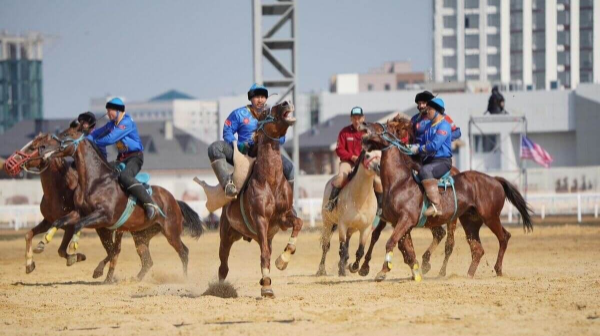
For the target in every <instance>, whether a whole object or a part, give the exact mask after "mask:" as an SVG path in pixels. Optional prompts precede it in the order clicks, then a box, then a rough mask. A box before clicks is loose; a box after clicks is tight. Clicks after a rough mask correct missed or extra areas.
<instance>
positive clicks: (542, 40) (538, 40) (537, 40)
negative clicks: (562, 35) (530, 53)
mask: <svg viewBox="0 0 600 336" xmlns="http://www.w3.org/2000/svg"><path fill="white" fill-rule="evenodd" d="M559 44H560V43H559ZM533 49H534V50H544V49H546V33H545V32H543V31H541V32H535V33H533Z"/></svg>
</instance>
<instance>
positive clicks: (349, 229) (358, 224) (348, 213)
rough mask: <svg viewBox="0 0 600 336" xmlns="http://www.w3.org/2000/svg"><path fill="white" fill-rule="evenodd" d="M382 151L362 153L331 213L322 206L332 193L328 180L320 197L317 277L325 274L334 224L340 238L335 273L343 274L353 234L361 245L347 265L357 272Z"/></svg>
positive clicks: (372, 214) (369, 228)
mask: <svg viewBox="0 0 600 336" xmlns="http://www.w3.org/2000/svg"><path fill="white" fill-rule="evenodd" d="M380 159H381V152H379V151H374V152H368V153H366V152H365V151H363V152H362V153H361V154H360V156H359V157H358V160H356V164H355V166H354V169H353V170H352V172H351V173H350V175H349V176H348V183H347V184H346V186H344V188H343V189H342V191H341V192H340V194H339V196H338V201H337V206H336V207H335V209H333V211H329V210H327V209H325V204H327V200H328V199H329V194H330V193H331V180H330V181H327V186H326V187H325V192H324V195H323V208H322V209H321V214H322V217H323V231H322V234H321V247H322V248H323V255H322V257H321V263H320V264H319V270H318V271H317V275H319V276H321V275H325V274H326V271H325V258H326V257H327V252H328V251H329V247H330V241H331V235H332V234H333V227H334V225H336V224H337V225H338V230H339V239H340V262H339V264H338V274H339V275H340V276H345V275H346V264H347V262H348V259H349V255H348V248H349V243H350V237H351V236H352V234H353V233H354V232H356V231H358V232H360V243H359V246H358V250H357V251H356V261H355V262H354V263H353V264H352V265H351V266H350V271H351V272H352V273H355V272H357V271H358V266H359V265H360V259H361V258H362V257H363V255H364V253H365V245H366V244H367V240H368V239H369V236H370V235H371V231H372V230H373V221H374V219H375V214H376V212H377V199H376V198H375V192H374V191H373V187H372V186H373V181H374V180H375V176H376V174H377V172H376V171H377V170H378V169H379V160H380Z"/></svg>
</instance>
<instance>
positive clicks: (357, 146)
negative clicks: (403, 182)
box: [325, 106, 383, 211]
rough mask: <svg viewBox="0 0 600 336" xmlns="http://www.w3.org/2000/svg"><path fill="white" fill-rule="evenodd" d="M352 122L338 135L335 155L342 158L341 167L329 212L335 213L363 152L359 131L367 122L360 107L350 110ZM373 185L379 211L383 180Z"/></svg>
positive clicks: (361, 133) (330, 201)
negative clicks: (345, 186) (346, 184)
mask: <svg viewBox="0 0 600 336" xmlns="http://www.w3.org/2000/svg"><path fill="white" fill-rule="evenodd" d="M350 122H351V124H350V125H349V126H346V127H344V128H342V130H341V131H340V134H339V135H338V141H337V148H336V149H335V153H336V154H337V156H338V157H339V158H340V166H339V169H338V174H337V176H336V177H335V178H334V179H333V180H332V181H331V186H332V187H333V188H332V190H331V194H329V201H328V202H327V205H325V209H327V210H328V211H333V209H334V208H335V205H336V199H337V197H338V195H339V194H340V191H341V190H342V187H343V186H344V184H345V183H346V179H347V178H348V174H350V172H351V171H352V167H354V165H355V164H356V160H358V157H359V156H360V152H361V151H362V136H363V132H362V131H360V130H359V127H360V125H361V124H363V123H364V122H365V115H364V112H363V109H362V108H361V107H360V106H356V107H353V108H352V110H350ZM373 184H374V188H375V196H377V205H378V209H379V208H381V201H382V199H383V198H382V196H383V188H382V187H381V180H380V179H378V178H377V179H375V181H374V183H373Z"/></svg>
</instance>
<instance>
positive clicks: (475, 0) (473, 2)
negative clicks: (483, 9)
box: [465, 0, 479, 8]
mask: <svg viewBox="0 0 600 336" xmlns="http://www.w3.org/2000/svg"><path fill="white" fill-rule="evenodd" d="M465 8H479V0H465Z"/></svg>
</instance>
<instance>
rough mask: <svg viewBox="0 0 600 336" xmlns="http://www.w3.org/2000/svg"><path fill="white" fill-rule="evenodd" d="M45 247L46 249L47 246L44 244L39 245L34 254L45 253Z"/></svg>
mask: <svg viewBox="0 0 600 336" xmlns="http://www.w3.org/2000/svg"><path fill="white" fill-rule="evenodd" d="M45 247H46V244H44V242H39V243H38V245H37V246H36V247H35V248H34V249H33V253H35V254H40V253H42V252H44V248H45Z"/></svg>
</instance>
